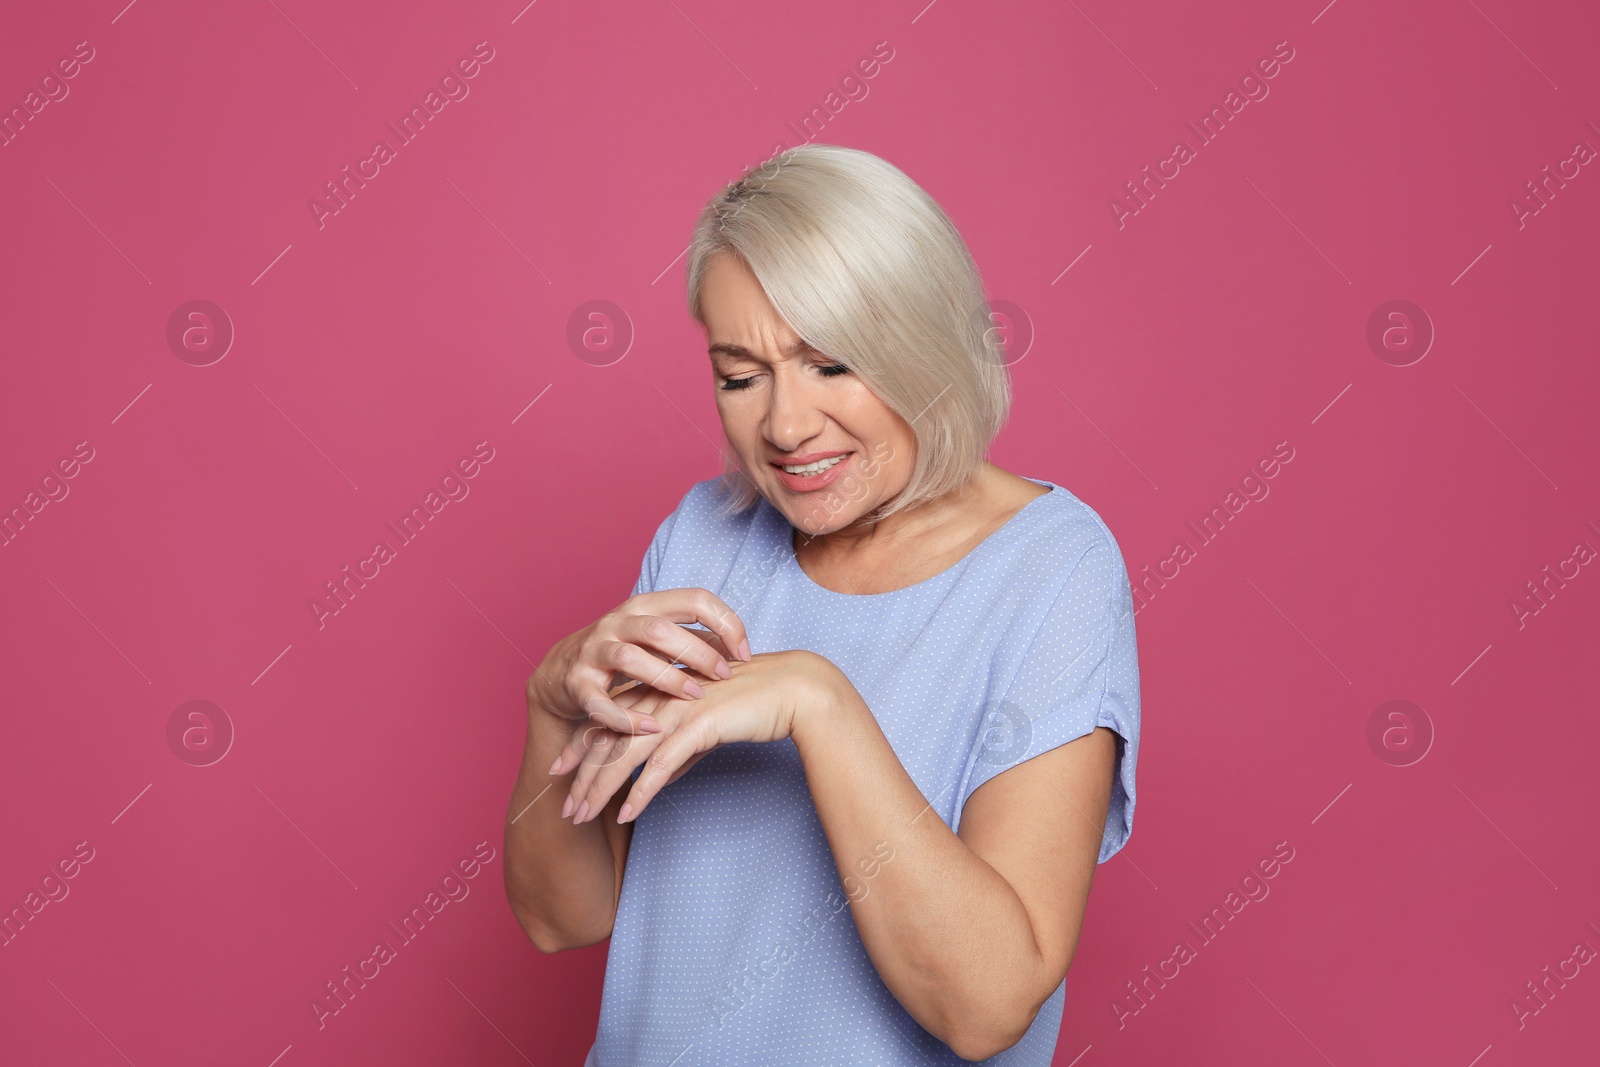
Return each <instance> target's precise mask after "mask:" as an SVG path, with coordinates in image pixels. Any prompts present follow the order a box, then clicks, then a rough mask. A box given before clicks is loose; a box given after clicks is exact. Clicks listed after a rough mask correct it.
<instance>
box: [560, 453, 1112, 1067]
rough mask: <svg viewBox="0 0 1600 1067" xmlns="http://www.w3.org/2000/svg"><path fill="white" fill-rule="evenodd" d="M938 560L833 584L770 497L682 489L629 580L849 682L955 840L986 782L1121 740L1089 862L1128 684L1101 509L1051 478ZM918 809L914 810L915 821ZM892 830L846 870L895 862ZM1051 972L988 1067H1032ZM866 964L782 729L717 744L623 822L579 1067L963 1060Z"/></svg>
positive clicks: (861, 881)
mask: <svg viewBox="0 0 1600 1067" xmlns="http://www.w3.org/2000/svg"><path fill="white" fill-rule="evenodd" d="M1033 480H1034V481H1037V482H1038V483H1039V484H1041V485H1044V486H1047V487H1048V488H1049V490H1050V491H1049V492H1048V493H1045V494H1043V495H1041V496H1039V497H1036V498H1035V499H1033V500H1031V501H1029V502H1028V503H1027V504H1026V505H1024V507H1023V508H1022V510H1021V511H1019V512H1017V513H1016V514H1015V515H1013V516H1012V517H1011V519H1010V520H1009V521H1007V522H1006V523H1005V525H1003V526H1002V527H1001V528H1000V529H998V530H996V531H995V532H994V533H992V534H991V535H989V537H988V538H987V539H986V540H984V541H983V542H982V543H981V544H979V545H978V547H977V548H975V549H973V550H972V552H970V553H969V554H968V555H967V556H966V557H965V558H963V559H962V560H961V561H960V562H958V563H956V564H955V565H954V566H952V567H950V568H949V569H947V570H945V571H943V572H941V573H939V574H937V575H935V576H934V577H932V578H929V579H927V580H925V581H922V582H918V583H916V584H915V585H911V586H908V587H906V588H904V589H897V590H894V591H892V592H888V593H876V594H870V595H851V594H846V593H837V592H834V591H832V590H829V589H824V588H823V587H821V586H819V585H817V584H816V583H815V582H814V581H812V580H811V579H810V578H809V577H808V576H807V575H806V573H805V571H803V570H802V569H801V568H800V565H799V564H798V562H796V560H795V556H794V548H793V527H791V526H790V524H789V521H788V520H787V519H786V518H785V517H784V516H783V514H782V512H780V511H778V510H777V509H776V508H774V507H773V506H772V505H771V504H769V503H768V502H767V501H766V500H765V499H761V500H758V501H757V503H756V505H755V507H753V508H751V509H749V510H747V511H745V512H743V513H741V514H739V515H736V516H733V517H731V518H730V517H720V516H719V515H718V514H716V513H715V509H716V507H717V505H718V504H719V503H720V498H719V497H718V495H717V484H718V483H717V480H716V479H708V480H706V481H703V482H699V483H697V484H696V485H695V486H694V487H693V488H691V489H690V490H689V492H688V493H687V494H686V495H685V496H684V498H683V500H682V502H681V503H680V504H679V505H678V507H677V510H675V511H674V512H673V513H672V514H671V515H669V516H667V518H666V520H665V521H663V522H662V523H661V526H660V528H659V529H658V530H657V532H656V536H655V539H654V541H653V542H652V543H651V545H650V548H649V551H648V552H647V553H646V555H645V558H644V565H643V567H642V568H641V571H640V575H639V581H638V584H637V585H636V586H635V589H634V592H635V593H641V592H648V591H653V590H658V589H674V588H693V587H700V588H705V589H709V590H711V591H712V592H713V593H716V594H717V595H718V596H720V597H721V598H722V599H723V600H724V601H725V602H726V603H727V604H728V606H729V607H731V608H732V609H733V610H734V612H736V613H737V614H738V615H739V617H740V619H742V620H743V621H744V624H745V627H746V629H747V631H748V633H749V635H750V647H751V650H752V651H753V652H758V653H759V652H776V651H782V650H785V649H808V650H810V651H812V652H816V653H818V654H819V655H822V656H825V657H827V658H828V659H829V660H831V661H832V662H833V663H835V664H837V665H838V667H839V668H840V669H841V670H843V671H844V673H845V675H846V676H847V677H848V678H849V679H850V681H851V683H852V684H853V685H854V686H855V688H856V690H857V691H858V692H859V693H860V694H861V696H862V697H863V699H864V700H865V702H866V704H867V706H868V707H869V708H871V709H872V713H873V716H874V717H875V718H876V719H877V721H878V724H879V725H880V726H881V727H882V729H883V732H884V734H885V736H886V737H887V738H888V740H889V743H890V745H891V746H892V747H893V748H894V751H895V754H896V755H897V756H898V757H899V758H900V762H901V764H902V765H903V766H904V767H905V769H906V772H907V773H908V774H909V775H910V777H911V779H912V780H913V781H914V782H916V784H917V787H918V788H919V789H920V790H921V791H922V794H923V795H924V796H925V797H926V798H927V799H928V801H929V802H930V804H931V805H932V812H931V813H930V814H936V815H937V817H938V818H940V819H943V820H944V821H945V823H946V824H947V825H948V826H949V827H950V828H951V829H952V830H957V829H959V827H960V820H961V811H962V807H963V805H964V804H965V803H966V801H967V798H968V797H969V796H971V795H972V793H973V791H974V790H976V789H977V788H978V787H979V786H981V785H982V784H983V783H985V782H987V781H988V780H989V779H991V778H993V777H994V776H995V775H997V774H999V773H1001V772H1002V771H1005V770H1006V769H1008V768H1010V767H1013V766H1015V765H1017V764H1018V763H1021V762H1022V761H1024V760H1027V759H1030V758H1031V757H1033V756H1036V755H1038V754H1039V753H1041V752H1045V751H1048V750H1049V749H1052V748H1055V747H1057V746H1058V745H1063V744H1066V743H1067V742H1069V741H1072V740H1074V739H1076V738H1079V737H1082V736H1084V735H1085V734H1087V733H1089V732H1090V731H1092V730H1093V729H1094V728H1095V727H1096V726H1106V727H1109V728H1111V729H1112V730H1114V731H1115V732H1116V733H1117V735H1118V739H1117V746H1116V748H1117V757H1116V774H1115V777H1114V779H1113V784H1112V795H1111V808H1110V811H1109V813H1108V814H1107V816H1106V825H1105V830H1104V834H1103V836H1102V839H1101V844H1100V855H1099V861H1100V862H1101V863H1104V862H1105V861H1106V860H1107V859H1109V858H1110V857H1111V856H1112V855H1113V854H1115V853H1116V852H1117V850H1118V849H1120V848H1122V846H1123V845H1124V844H1125V843H1126V842H1127V840H1128V835H1129V833H1130V832H1131V830H1132V828H1133V808H1134V799H1135V796H1134V764H1135V760H1136V758H1137V755H1138V751H1139V673H1138V658H1137V651H1136V648H1135V641H1134V626H1133V598H1132V594H1131V591H1130V588H1129V583H1128V574H1127V570H1126V568H1125V567H1124V564H1123V560H1122V554H1121V552H1120V550H1119V549H1118V547H1117V543H1116V541H1115V540H1114V539H1113V538H1112V536H1111V532H1110V531H1109V530H1108V529H1107V528H1106V525H1105V523H1104V522H1102V521H1101V519H1100V517H1099V516H1098V515H1097V514H1095V512H1094V511H1093V510H1092V509H1091V508H1090V507H1089V506H1088V505H1087V504H1085V503H1084V502H1083V501H1081V500H1079V499H1078V498H1077V497H1075V496H1073V495H1072V494H1071V493H1070V492H1068V491H1067V490H1066V489H1064V488H1062V487H1061V486H1059V485H1055V484H1053V483H1051V482H1047V481H1042V480H1039V479H1033ZM922 817H924V818H926V817H929V816H928V814H925V815H923V816H922ZM895 846H896V842H895V841H894V840H893V834H892V833H890V834H887V835H886V839H885V841H884V842H883V843H882V844H881V845H880V846H879V847H877V848H876V849H875V850H874V853H873V854H871V855H868V856H863V857H862V858H861V862H860V863H858V864H855V865H853V866H852V867H850V868H849V869H847V870H846V872H845V873H846V874H849V875H851V877H852V881H851V883H850V890H851V892H853V893H854V894H856V895H858V896H859V895H860V893H861V892H862V891H863V890H862V888H861V886H865V887H866V890H865V891H866V892H870V891H871V877H872V876H873V874H875V873H877V871H879V870H881V868H882V866H883V865H884V864H886V863H893V862H895V859H894V856H895ZM1065 996H1066V983H1065V982H1063V983H1062V985H1061V986H1060V987H1059V988H1057V989H1056V991H1055V993H1054V994H1052V995H1051V997H1050V999H1049V1000H1047V1001H1046V1002H1045V1004H1044V1007H1043V1008H1041V1009H1040V1011H1039V1014H1038V1017H1037V1018H1036V1019H1035V1020H1034V1023H1033V1025H1032V1027H1031V1028H1029V1030H1028V1032H1027V1034H1026V1035H1025V1036H1024V1037H1023V1038H1022V1040H1021V1041H1020V1042H1018V1043H1017V1044H1016V1045H1014V1046H1012V1047H1011V1048H1009V1049H1007V1050H1006V1051H1004V1052H1002V1053H1000V1054H999V1055H997V1056H994V1057H992V1058H990V1059H988V1060H985V1061H983V1062H984V1063H988V1064H996V1065H1005V1067H1047V1065H1048V1064H1049V1063H1050V1060H1051V1056H1052V1054H1053V1052H1054V1050H1055V1044H1056V1036H1057V1034H1058V1032H1059V1030H1060V1027H1061V1014H1062V1005H1063V1003H1064V1001H1065ZM966 1062H968V1061H965V1060H962V1059H960V1058H959V1057H957V1056H956V1055H955V1054H954V1053H953V1052H951V1051H950V1048H949V1046H947V1045H945V1044H944V1042H942V1041H940V1040H939V1039H938V1038H936V1037H934V1036H933V1035H932V1034H930V1033H928V1032H927V1031H926V1030H924V1029H923V1028H922V1026H921V1025H920V1024H918V1023H917V1021H916V1020H915V1019H913V1018H912V1017H911V1016H910V1015H909V1014H907V1012H906V1011H905V1009H904V1008H902V1007H901V1006H900V1003H899V1002H898V1001H897V1000H895V998H894V995H893V994H892V993H891V992H890V991H889V988H888V986H886V985H884V983H883V980H882V979H881V978H880V977H879V976H878V973H877V970H876V969H875V968H874V967H873V964H872V961H871V959H870V958H869V957H868V955H867V952H866V949H865V947H864V946H863V945H862V942H861V937H860V934H859V932H858V931H857V929H856V925H855V921H854V919H853V917H852V913H851V910H850V906H849V900H848V898H847V896H846V887H845V884H844V882H843V880H842V877H841V874H840V871H839V868H838V866H837V865H836V864H835V861H834V857H833V854H832V851H831V849H830V847H829V845H828V839H827V837H826V836H825V835H824V833H823V830H822V824H821V821H820V820H819V819H818V816H817V811H816V807H815V805H814V803H813V802H812V799H811V793H810V791H809V789H808V788H807V785H806V778H805V774H804V771H803V769H802V767H801V764H800V756H799V753H798V751H797V750H796V748H795V746H794V742H793V741H792V740H787V739H786V740H783V741H777V742H770V743H761V742H743V743H738V744H730V745H724V746H722V747H721V748H719V749H717V750H716V751H714V752H712V753H711V754H710V755H708V756H706V757H705V758H704V759H702V760H700V762H699V763H697V764H696V765H695V766H694V767H692V768H691V769H690V770H689V771H688V773H686V774H684V775H683V777H681V778H679V779H678V780H677V781H676V782H673V783H672V784H671V785H669V786H667V787H666V788H665V789H663V790H662V791H661V793H660V794H659V795H658V796H657V797H656V799H655V800H654V801H652V802H651V804H650V806H649V807H648V808H646V809H645V811H644V813H643V814H642V815H641V816H640V817H639V819H638V820H637V823H636V826H635V829H634V833H633V843H632V845H631V846H630V849H629V853H628V860H627V867H626V869H625V872H624V877H623V883H622V895H621V899H620V900H619V902H618V908H617V919H616V926H615V928H614V930H613V932H612V935H611V946H610V955H609V957H608V961H607V964H606V978H605V990H604V994H603V997H602V1001H601V1007H600V1024H599V1030H598V1033H597V1034H596V1038H595V1042H594V1046H593V1047H592V1048H591V1050H590V1052H589V1057H588V1060H587V1061H586V1067H698V1065H706V1067H710V1065H718V1067H727V1065H746V1064H748V1065H752V1067H754V1065H760V1067H788V1065H794V1067H801V1065H804V1067H812V1065H816V1064H830V1065H832V1064H849V1065H857V1064H859V1065H862V1067H869V1065H870V1067H884V1065H891V1067H898V1065H904V1067H926V1065H927V1064H960V1063H966Z"/></svg>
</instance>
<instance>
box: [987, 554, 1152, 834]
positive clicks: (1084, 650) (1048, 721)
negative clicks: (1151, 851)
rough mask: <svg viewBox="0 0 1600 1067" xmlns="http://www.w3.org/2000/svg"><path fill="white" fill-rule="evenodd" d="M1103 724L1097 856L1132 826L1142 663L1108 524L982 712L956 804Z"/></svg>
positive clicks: (1127, 589) (1119, 557)
mask: <svg viewBox="0 0 1600 1067" xmlns="http://www.w3.org/2000/svg"><path fill="white" fill-rule="evenodd" d="M1097 726H1105V727H1108V728H1110V729H1111V730H1112V731H1113V732H1115V733H1116V735H1117V745H1116V748H1117V752H1116V762H1115V766H1114V769H1113V773H1112V778H1111V805H1110V807H1109V809H1108V810H1107V812H1106V824H1105V829H1104V832H1103V834H1102V836H1101V841H1100V855H1099V859H1098V861H1097V862H1099V863H1104V862H1105V861H1106V860H1108V859H1110V858H1111V857H1112V856H1113V855H1115V854H1116V853H1117V852H1118V850H1120V849H1121V848H1122V846H1123V845H1125V844H1126V843H1127V841H1128V837H1129V835H1130V834H1131V833H1132V832H1133V808H1134V801H1135V793H1134V768H1135V764H1136V762H1137V759H1138V754H1139V660H1138V649H1137V646H1136V642H1135V639H1134V626H1133V595H1132V590H1131V588H1130V586H1129V582H1128V572H1127V568H1126V566H1125V565H1124V563H1123V560H1122V553H1121V552H1120V551H1119V550H1118V548H1117V545H1116V542H1115V541H1114V540H1112V539H1111V537H1110V534H1109V531H1105V532H1104V533H1103V536H1102V537H1101V538H1099V539H1098V540H1096V541H1095V542H1094V543H1093V544H1092V545H1091V546H1090V547H1089V549H1087V550H1086V551H1085V552H1084V553H1083V555H1082V556H1081V557H1079V559H1078V561H1077V563H1076V564H1075V565H1074V566H1073V568H1072V570H1071V572H1070V573H1069V574H1068V575H1067V577H1066V579H1065V581H1064V584H1062V586H1061V587H1060V590H1059V592H1058V593H1057V595H1056V596H1055V598H1054V600H1053V601H1052V602H1051V605H1050V607H1049V609H1048V610H1047V611H1046V612H1045V614H1044V617H1043V621H1042V623H1041V625H1040V628H1039V630H1038V632H1037V634H1036V635H1035V636H1034V638H1033V641H1032V643H1031V644H1030V645H1029V646H1028V650H1027V651H1026V652H1025V653H1024V654H1023V657H1022V661H1021V663H1020V665H1019V667H1018V669H1017V671H1016V673H1015V675H1014V677H1013V680H1012V682H1011V684H1010V686H1009V687H1008V688H1007V689H1006V691H1005V693H1004V694H1003V695H1002V696H1001V697H1000V698H998V699H996V700H993V701H991V702H990V704H989V705H988V706H987V707H986V708H985V709H984V716H983V721H982V723H981V725H980V727H979V731H978V736H977V738H976V739H975V741H974V745H973V753H972V756H971V757H970V763H969V767H968V770H967V773H966V774H965V775H964V777H963V780H964V782H965V787H964V789H963V790H962V793H961V796H960V803H959V804H958V806H957V811H960V810H961V808H962V807H964V806H965V805H966V802H967V799H968V798H969V797H970V796H971V795H972V794H973V792H975V791H976V790H977V788H978V787H979V786H981V785H983V784H984V783H985V782H987V781H989V780H990V779H991V778H993V777H994V776H995V775H997V774H1000V773H1001V772H1002V771H1006V770H1009V769H1011V768H1012V767H1015V766H1016V765H1018V764H1019V763H1023V762H1025V761H1027V760H1029V759H1032V758H1033V757H1034V756H1037V755H1040V754H1041V753H1044V752H1048V751H1050V750H1051V749H1053V748H1057V747H1059V746H1061V745H1064V744H1067V743H1068V742H1070V741H1075V740H1077V739H1078V738H1080V737H1083V736H1085V735H1087V734H1089V733H1091V732H1092V731H1093V730H1094V729H1095V727H1097Z"/></svg>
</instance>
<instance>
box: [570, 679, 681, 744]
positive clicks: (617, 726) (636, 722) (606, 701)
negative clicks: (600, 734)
mask: <svg viewBox="0 0 1600 1067" xmlns="http://www.w3.org/2000/svg"><path fill="white" fill-rule="evenodd" d="M575 695H576V697H577V699H578V707H580V708H582V709H583V711H584V714H586V715H588V716H589V718H590V720H591V721H593V722H597V723H599V724H600V725H601V726H608V727H610V728H611V729H613V730H615V731H617V732H618V733H619V734H653V733H660V732H661V724H660V723H658V722H657V721H656V720H655V717H654V716H651V715H643V714H641V713H639V712H637V711H632V710H630V709H628V708H625V707H623V706H622V705H620V704H618V703H617V702H616V701H615V700H613V699H611V697H609V696H607V695H606V691H605V690H604V689H601V688H600V684H599V682H589V683H579V684H578V685H577V686H576V691H575Z"/></svg>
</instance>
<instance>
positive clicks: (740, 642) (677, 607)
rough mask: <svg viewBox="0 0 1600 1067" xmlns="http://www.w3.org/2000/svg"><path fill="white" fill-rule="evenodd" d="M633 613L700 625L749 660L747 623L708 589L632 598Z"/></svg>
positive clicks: (684, 590)
mask: <svg viewBox="0 0 1600 1067" xmlns="http://www.w3.org/2000/svg"><path fill="white" fill-rule="evenodd" d="M631 602H632V603H633V604H634V609H633V610H634V611H635V612H636V613H638V614H644V615H659V616H661V617H662V618H663V619H667V620H670V621H672V622H698V623H700V624H701V625H703V626H705V627H707V628H708V629H710V630H712V631H713V632H714V633H716V634H717V636H719V637H721V638H722V644H723V647H725V648H727V649H728V650H730V651H732V652H734V653H735V654H736V655H738V657H739V658H740V659H746V660H747V659H749V658H750V656H749V652H750V644H749V635H748V634H747V633H746V632H745V628H744V622H743V621H742V620H741V619H740V618H739V616H738V615H736V614H734V611H733V609H732V608H730V607H728V605H727V604H725V603H724V602H723V601H722V599H721V598H720V597H718V596H717V595H716V594H715V593H713V592H711V590H709V589H662V590H660V591H658V592H654V593H640V594H639V595H638V596H636V597H634V598H632V601H631Z"/></svg>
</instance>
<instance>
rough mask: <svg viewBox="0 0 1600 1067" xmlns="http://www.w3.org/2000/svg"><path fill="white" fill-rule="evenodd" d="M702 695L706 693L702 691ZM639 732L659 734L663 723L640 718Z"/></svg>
mask: <svg viewBox="0 0 1600 1067" xmlns="http://www.w3.org/2000/svg"><path fill="white" fill-rule="evenodd" d="M700 695H701V696H705V694H704V693H701V694H700ZM639 732H640V733H645V734H659V733H660V732H661V724H660V723H659V722H656V720H654V719H640V720H639Z"/></svg>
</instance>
